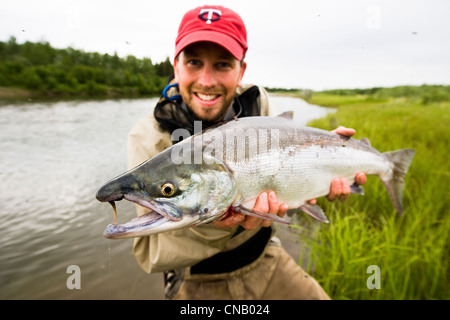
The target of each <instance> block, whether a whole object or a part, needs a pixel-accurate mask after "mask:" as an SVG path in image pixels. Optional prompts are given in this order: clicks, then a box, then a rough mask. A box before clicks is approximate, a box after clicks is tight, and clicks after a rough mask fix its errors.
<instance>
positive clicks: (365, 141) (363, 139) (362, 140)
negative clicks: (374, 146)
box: [359, 138, 371, 147]
mask: <svg viewBox="0 0 450 320" xmlns="http://www.w3.org/2000/svg"><path fill="white" fill-rule="evenodd" d="M359 141H361V142H362V143H364V144H366V145H368V146H369V147H370V146H371V144H370V141H369V139H367V138H362V139H361V140H359Z"/></svg>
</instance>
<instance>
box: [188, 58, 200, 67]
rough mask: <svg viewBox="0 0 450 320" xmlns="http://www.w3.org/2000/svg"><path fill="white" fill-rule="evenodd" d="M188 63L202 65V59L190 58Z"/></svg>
mask: <svg viewBox="0 0 450 320" xmlns="http://www.w3.org/2000/svg"><path fill="white" fill-rule="evenodd" d="M188 64H190V65H192V66H198V65H200V60H195V59H191V60H188Z"/></svg>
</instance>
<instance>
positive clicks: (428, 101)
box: [302, 87, 450, 300]
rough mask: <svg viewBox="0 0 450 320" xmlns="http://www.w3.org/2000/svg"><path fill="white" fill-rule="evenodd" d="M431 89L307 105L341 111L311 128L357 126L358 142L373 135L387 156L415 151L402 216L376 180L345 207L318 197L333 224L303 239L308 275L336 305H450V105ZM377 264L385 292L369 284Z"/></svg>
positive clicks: (321, 96)
mask: <svg viewBox="0 0 450 320" xmlns="http://www.w3.org/2000/svg"><path fill="white" fill-rule="evenodd" d="M430 89H432V90H434V88H429V87H424V88H423V89H422V92H420V90H417V92H416V93H415V94H411V95H408V94H404V95H400V94H392V95H391V96H389V95H387V94H384V95H379V96H376V95H374V94H345V95H340V94H336V93H317V94H316V93H314V94H313V95H312V96H311V97H310V99H308V102H309V103H312V104H317V105H322V106H332V107H334V108H337V111H336V113H332V114H329V115H328V116H327V117H325V118H322V119H319V120H315V121H312V122H310V123H309V124H308V125H310V126H313V127H319V128H323V129H326V130H332V129H334V128H336V127H337V126H338V125H343V126H346V127H351V128H355V129H356V136H355V138H356V139H360V138H363V137H367V138H369V139H370V141H371V144H372V146H373V147H374V148H376V149H378V150H380V151H389V150H396V149H401V148H413V149H415V150H416V155H415V157H414V159H413V163H412V165H411V168H410V170H409V172H408V175H407V177H406V182H405V190H404V208H405V211H404V214H403V215H401V216H400V215H398V214H396V212H395V210H394V209H393V207H392V204H391V201H390V199H389V196H388V194H387V191H386V189H385V188H384V186H383V184H382V183H381V181H380V180H379V179H378V178H376V177H373V176H370V177H369V179H368V182H367V184H366V185H365V186H364V189H365V196H362V197H361V196H356V195H352V196H351V197H350V198H349V199H348V200H347V201H345V202H344V203H330V202H328V201H326V200H323V199H318V201H319V204H320V205H321V206H322V207H323V209H324V211H325V212H326V213H327V215H328V217H329V219H330V223H329V224H321V225H320V230H319V232H318V233H315V234H314V235H313V237H309V238H308V237H303V239H302V241H305V242H307V243H309V244H310V246H311V257H310V260H309V267H308V271H310V270H312V267H313V266H314V272H313V275H314V277H315V278H316V279H317V280H318V281H319V282H320V283H321V284H322V286H323V287H324V289H325V291H326V292H327V293H328V294H329V295H330V296H331V297H332V298H333V299H445V300H447V299H450V293H449V291H448V288H449V286H450V279H449V275H448V270H449V256H448V243H450V241H449V240H450V239H449V234H450V220H449V219H448V212H449V209H450V208H449V198H448V190H449V187H450V185H449V182H448V181H449V176H450V166H449V163H448V146H449V144H450V138H449V137H450V129H449V127H448V123H450V101H449V100H448V99H447V100H446V99H445V95H444V94H441V95H438V96H436V97H434V96H432V95H430ZM427 91H428V92H427ZM371 266H376V267H378V268H379V269H377V270H379V281H380V289H370V286H368V284H369V282H370V281H373V279H374V278H373V277H372V278H370V276H371V275H373V274H374V272H373V271H370V270H373V269H370V267H371ZM370 279H372V280H370ZM370 283H372V282H370Z"/></svg>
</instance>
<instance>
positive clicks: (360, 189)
mask: <svg viewBox="0 0 450 320" xmlns="http://www.w3.org/2000/svg"><path fill="white" fill-rule="evenodd" d="M350 192H351V193H354V194H359V195H361V196H363V195H364V188H363V187H362V186H360V185H359V184H357V183H356V182H355V183H354V184H352V185H351V186H350Z"/></svg>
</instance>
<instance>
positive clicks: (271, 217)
mask: <svg viewBox="0 0 450 320" xmlns="http://www.w3.org/2000/svg"><path fill="white" fill-rule="evenodd" d="M236 209H237V210H236ZM234 210H235V211H237V212H240V213H242V214H245V215H247V216H252V217H256V218H260V219H265V220H270V221H273V222H279V223H283V224H292V222H289V221H287V220H285V219H283V218H281V217H279V216H277V215H276V214H270V213H265V212H260V211H256V210H250V209H247V208H245V207H243V206H237V207H235V208H234Z"/></svg>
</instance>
